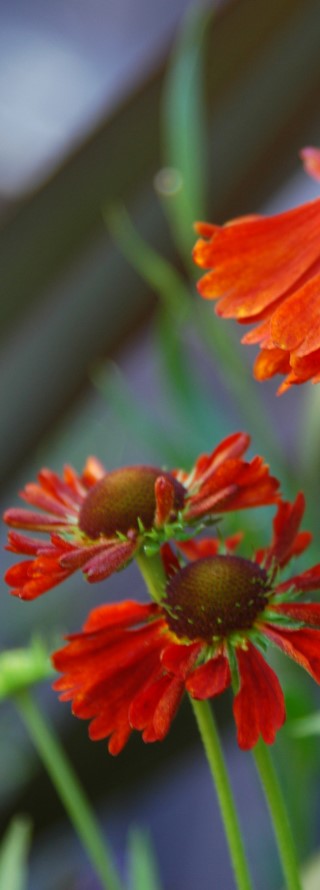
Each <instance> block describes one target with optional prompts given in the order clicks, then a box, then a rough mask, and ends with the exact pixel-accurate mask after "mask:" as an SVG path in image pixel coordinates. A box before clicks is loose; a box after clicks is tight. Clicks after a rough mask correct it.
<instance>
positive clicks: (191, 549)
mask: <svg viewBox="0 0 320 890" xmlns="http://www.w3.org/2000/svg"><path fill="white" fill-rule="evenodd" d="M177 547H178V548H179V550H181V552H182V553H183V554H184V555H185V556H187V558H188V559H190V560H191V561H194V560H196V559H202V558H203V557H205V556H216V554H217V553H218V551H219V548H220V541H218V539H217V538H201V539H197V538H191V539H190V540H189V541H178V542H177Z"/></svg>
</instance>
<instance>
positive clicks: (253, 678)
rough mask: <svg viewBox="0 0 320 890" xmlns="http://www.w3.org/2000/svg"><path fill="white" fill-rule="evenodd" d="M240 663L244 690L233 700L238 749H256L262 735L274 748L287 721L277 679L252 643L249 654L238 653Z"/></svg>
mask: <svg viewBox="0 0 320 890" xmlns="http://www.w3.org/2000/svg"><path fill="white" fill-rule="evenodd" d="M237 661H238V666H239V673H240V679H241V686H240V690H239V692H238V693H237V695H236V696H235V698H234V702H233V713H234V718H235V721H236V724H237V730H238V744H239V747H240V748H242V749H243V750H248V749H249V748H253V746H254V745H256V743H257V741H258V739H259V736H260V735H261V736H262V738H263V739H264V741H265V742H266V743H267V744H268V745H271V744H272V743H273V742H274V740H275V736H276V732H277V730H278V729H280V727H281V726H282V724H283V723H284V721H285V717H286V714H285V705H284V699H283V694H282V690H281V686H280V684H279V681H278V678H277V677H276V674H275V673H274V671H273V670H271V668H270V667H269V665H267V663H266V662H265V660H264V658H263V657H262V655H260V652H259V651H258V649H256V648H255V647H254V646H252V644H251V643H248V648H247V649H246V650H243V649H240V648H239V649H237Z"/></svg>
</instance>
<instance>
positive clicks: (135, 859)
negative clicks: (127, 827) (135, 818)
mask: <svg viewBox="0 0 320 890" xmlns="http://www.w3.org/2000/svg"><path fill="white" fill-rule="evenodd" d="M128 871H129V879H130V890H161V884H160V878H159V874H158V868H157V865H156V861H155V856H154V852H153V849H152V845H151V841H150V837H149V835H148V833H147V832H145V831H141V830H139V829H137V828H135V829H132V830H131V832H130V835H129V869H128Z"/></svg>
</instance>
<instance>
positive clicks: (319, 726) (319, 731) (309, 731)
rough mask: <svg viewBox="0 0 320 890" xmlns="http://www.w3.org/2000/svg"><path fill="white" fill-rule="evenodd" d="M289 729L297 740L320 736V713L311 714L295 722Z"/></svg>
mask: <svg viewBox="0 0 320 890" xmlns="http://www.w3.org/2000/svg"><path fill="white" fill-rule="evenodd" d="M288 728H289V730H290V732H291V733H292V735H294V736H296V737H297V738H305V737H307V736H312V735H320V711H317V712H316V713H315V714H310V715H309V717H302V718H301V719H300V720H293V721H292V722H291V723H290V724H289V727H288Z"/></svg>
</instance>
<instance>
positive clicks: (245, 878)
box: [190, 698, 252, 890]
mask: <svg viewBox="0 0 320 890" xmlns="http://www.w3.org/2000/svg"><path fill="white" fill-rule="evenodd" d="M190 701H191V704H192V707H193V711H194V714H195V718H196V721H197V724H198V727H199V731H200V735H201V738H202V741H203V744H204V748H205V752H206V755H207V758H208V762H209V767H210V771H211V774H212V778H213V780H214V783H215V788H216V793H217V797H218V801H219V806H220V812H221V817H222V820H223V824H224V828H225V833H226V837H227V841H228V845H229V851H230V857H231V862H232V865H233V869H234V875H235V879H236V883H237V887H238V888H239V890H252V884H251V879H250V874H249V869H248V865H247V861H246V856H245V852H244V846H243V840H242V836H241V831H240V826H239V822H238V817H237V812H236V807H235V803H234V799H233V794H232V790H231V786H230V782H229V777H228V773H227V768H226V764H225V760H224V757H223V753H222V749H221V745H220V741H219V736H218V733H217V729H216V725H215V721H214V717H213V713H212V710H211V707H210V705H209V702H208V701H195V700H194V699H192V698H190Z"/></svg>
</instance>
